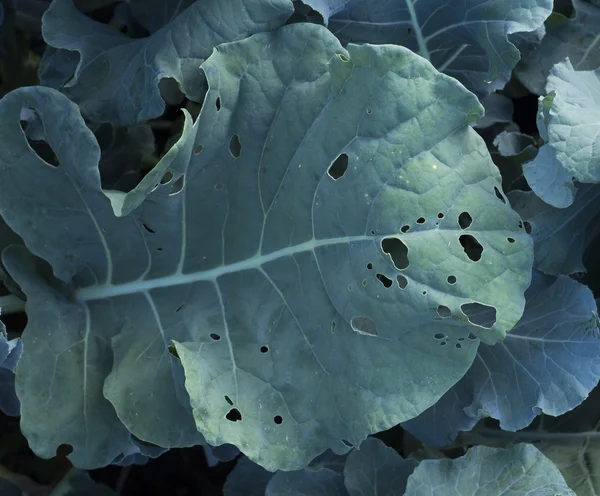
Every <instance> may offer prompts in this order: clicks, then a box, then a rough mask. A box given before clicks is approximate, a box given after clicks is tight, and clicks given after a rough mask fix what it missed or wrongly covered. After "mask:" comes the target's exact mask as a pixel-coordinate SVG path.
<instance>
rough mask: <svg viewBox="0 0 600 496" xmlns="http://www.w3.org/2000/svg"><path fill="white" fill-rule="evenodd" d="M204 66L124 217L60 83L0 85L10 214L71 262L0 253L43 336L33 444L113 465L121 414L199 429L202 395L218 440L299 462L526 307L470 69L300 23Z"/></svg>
mask: <svg viewBox="0 0 600 496" xmlns="http://www.w3.org/2000/svg"><path fill="white" fill-rule="evenodd" d="M203 70H204V71H205V73H206V77H207V79H208V83H209V91H208V93H207V96H206V100H205V103H204V106H203V109H202V112H201V114H200V116H199V118H198V120H197V121H196V123H194V124H193V125H192V123H191V120H190V118H189V115H187V114H186V123H185V127H184V130H183V134H182V138H181V139H180V140H179V141H178V142H177V143H176V144H175V145H174V146H173V147H172V148H171V149H170V150H169V152H168V153H167V155H166V156H165V157H164V158H163V159H162V160H161V162H159V164H158V165H157V166H156V167H155V168H154V169H153V170H152V171H151V172H150V173H149V174H148V175H147V176H146V177H145V178H144V179H143V180H142V182H141V183H140V184H139V185H138V186H137V187H136V188H135V189H134V190H133V191H131V192H130V193H128V194H127V195H126V196H125V197H124V199H123V200H122V203H121V205H119V208H118V211H119V216H117V215H115V214H114V212H113V207H112V205H111V203H110V201H109V199H108V198H107V196H106V195H105V194H104V192H103V191H102V190H101V187H100V180H99V174H98V166H97V164H98V158H99V149H98V145H97V143H96V141H95V139H94V137H93V135H92V134H91V132H90V131H89V130H88V128H86V127H85V125H84V122H83V120H82V118H81V116H80V114H79V113H78V109H77V107H76V106H75V105H73V104H72V103H70V102H69V101H68V100H67V99H66V98H65V97H63V96H61V95H60V93H58V92H56V91H55V90H52V89H49V88H35V89H32V88H25V89H20V90H17V91H15V92H13V93H11V94H10V95H8V96H7V97H5V99H4V100H3V101H2V102H1V103H0V115H2V119H1V120H0V139H1V140H2V144H3V146H1V147H0V159H1V160H0V211H1V213H2V215H3V217H4V218H5V219H6V221H7V222H8V224H9V225H10V226H11V227H12V228H13V229H14V230H15V231H16V232H17V233H19V234H21V235H22V236H23V238H24V239H25V242H26V244H27V246H28V248H29V249H30V250H31V251H32V252H33V253H34V254H36V255H38V256H39V257H41V258H42V259H44V260H46V261H47V262H49V263H50V264H51V266H52V268H53V272H54V275H55V276H56V277H57V278H58V280H54V281H53V280H52V279H51V278H49V276H47V275H45V274H40V273H39V272H38V271H37V270H36V267H35V265H34V264H33V263H32V262H31V260H30V257H28V256H27V255H26V253H23V250H22V249H21V250H20V249H18V247H14V248H9V249H8V250H7V251H5V253H4V254H3V258H4V260H5V262H6V264H7V267H8V268H9V270H10V273H11V274H12V275H13V277H14V278H15V279H16V280H17V281H18V282H19V283H20V284H21V286H22V288H23V290H24V291H25V292H26V293H27V296H28V302H27V305H28V307H27V309H28V314H29V321H28V325H27V328H26V330H25V332H24V335H23V339H24V346H25V348H27V346H28V345H27V343H28V342H29V343H37V344H38V345H37V346H36V345H32V346H31V347H30V349H31V351H30V352H29V353H27V354H26V355H25V356H24V358H23V360H22V361H21V363H20V365H19V368H18V373H17V382H18V392H19V396H20V399H21V402H22V411H23V416H22V425H23V430H24V432H25V433H26V435H27V436H28V438H29V440H30V443H31V445H32V447H33V448H34V449H35V450H36V451H37V452H40V453H43V454H45V455H48V454H49V453H51V452H52V450H53V449H55V448H56V446H57V445H58V444H61V443H71V444H73V448H74V451H73V453H72V454H71V457H72V458H73V460H74V461H75V462H76V463H81V461H82V460H84V461H85V462H86V464H88V465H93V464H94V463H96V464H99V463H102V462H103V461H104V460H105V459H106V457H107V456H108V454H111V455H114V452H115V451H116V450H117V448H118V450H119V453H120V452H124V451H125V450H124V449H123V447H122V446H121V445H120V444H119V443H116V441H115V439H117V440H118V436H124V435H125V434H126V431H125V429H123V428H122V426H120V424H118V421H119V420H120V421H121V422H122V423H123V424H124V425H125V426H126V427H127V429H128V430H129V431H130V432H132V433H133V434H134V435H135V436H136V437H137V438H139V439H141V440H144V441H148V442H151V443H153V444H156V445H159V446H181V445H188V444H192V443H195V442H198V437H199V435H198V436H196V435H195V434H194V432H196V430H195V428H194V424H193V422H192V418H191V413H190V399H191V405H192V407H193V410H194V418H195V424H196V426H197V428H198V430H199V431H200V432H201V433H202V434H204V436H205V437H206V439H207V441H208V442H209V443H210V444H213V445H219V444H223V443H231V444H234V445H236V446H238V447H239V448H240V449H241V450H242V451H243V452H245V453H246V454H248V455H249V457H250V458H252V459H254V460H255V461H258V462H259V463H260V464H262V465H264V466H265V467H267V468H269V469H276V468H284V469H295V468H301V467H303V466H305V465H306V464H307V463H308V462H309V461H310V460H311V459H312V458H314V457H315V456H316V455H318V454H319V453H321V452H323V451H324V450H326V449H327V448H331V449H333V450H334V451H335V452H346V451H347V450H348V445H357V444H358V443H360V441H361V440H363V439H364V438H365V437H366V436H367V435H368V434H370V433H372V432H376V431H380V430H383V429H386V428H388V427H391V426H393V425H396V424H397V423H399V422H402V421H405V420H408V419H409V418H412V417H415V416H416V415H418V414H419V413H421V412H422V411H423V410H425V409H426V408H428V407H429V406H431V405H432V404H433V403H434V402H435V401H436V400H437V399H438V398H439V397H440V396H441V395H442V394H443V393H444V392H445V391H446V390H448V389H449V388H450V387H451V386H452V385H453V384H454V383H456V382H457V381H458V380H459V379H460V378H461V377H462V376H463V375H464V374H465V372H466V371H467V369H468V368H469V366H470V365H471V363H472V360H473V358H474V356H475V353H476V349H477V346H478V344H479V340H480V339H481V340H483V341H484V342H486V343H490V344H491V343H494V342H497V341H498V340H501V339H503V338H504V336H505V333H506V332H507V331H508V330H510V329H511V328H512V327H513V326H514V325H515V324H516V323H517V321H518V320H519V318H520V316H521V313H522V310H523V307H524V298H523V292H524V290H525V288H526V287H527V286H528V285H529V282H530V277H531V264H532V244H531V239H530V237H529V236H528V235H527V234H526V233H525V230H524V228H523V225H522V223H521V220H520V218H519V216H518V215H517V214H516V212H514V211H513V210H512V209H511V208H510V206H509V205H508V204H507V202H506V199H505V197H504V196H503V195H502V193H501V192H500V190H499V187H500V176H499V173H498V170H497V169H496V167H495V166H494V165H493V163H492V161H491V159H490V157H489V155H488V153H487V150H486V146H485V143H484V142H483V140H482V139H481V138H480V137H479V136H478V135H477V134H476V132H475V131H474V130H473V129H472V128H471V127H470V126H469V123H470V122H472V121H474V120H476V119H477V118H478V117H479V116H480V115H481V112H482V109H481V106H480V104H479V102H478V101H477V99H476V97H475V96H474V95H473V94H472V93H470V92H468V91H466V90H465V88H464V87H463V86H462V85H460V84H459V83H458V82H457V81H455V80H454V79H452V78H449V77H447V76H445V75H442V74H440V73H438V72H437V71H436V70H435V69H434V68H433V67H432V66H431V64H429V62H427V61H426V60H424V59H422V58H421V57H418V56H416V55H415V54H413V53H412V52H410V51H409V50H407V49H405V48H402V47H395V46H369V45H363V46H355V45H350V46H349V47H348V51H346V50H345V49H344V48H342V46H341V45H340V44H339V42H338V41H337V39H336V38H335V37H334V36H333V35H331V34H330V33H329V32H328V31H327V30H326V29H325V28H323V27H321V26H315V25H309V24H294V25H290V26H287V27H285V28H282V29H280V30H279V31H277V32H275V33H266V34H260V35H255V36H253V37H251V38H249V39H247V40H244V41H240V42H236V43H231V44H223V45H221V46H219V47H218V48H217V49H216V50H215V52H214V53H213V55H211V57H210V58H209V59H208V60H207V61H206V62H205V64H204V65H203ZM23 107H32V108H34V109H36V110H37V112H38V113H39V115H40V117H41V121H42V122H43V123H44V127H45V132H46V136H47V141H48V143H49V144H50V145H51V146H52V147H53V149H54V151H55V153H56V156H57V157H58V163H59V164H60V165H59V166H58V167H53V166H51V165H50V164H47V163H44V162H43V161H42V160H41V159H40V158H39V157H37V156H36V155H35V154H34V153H33V151H32V150H31V148H29V146H28V144H27V141H26V139H25V136H24V134H23V132H22V131H21V129H20V127H19V115H20V113H21V109H22V108H23ZM25 190H27V191H28V192H34V193H33V194H27V195H24V194H22V192H23V191H25ZM482 311H484V313H485V316H486V320H485V322H482V320H481V319H480V317H481V315H480V313H481V312H482ZM490 319H491V320H490ZM48 336H52V339H49V338H48ZM41 343H44V344H43V345H41ZM172 343H175V346H174V347H172V346H171V344H172ZM182 365H183V368H182ZM184 371H185V388H184V380H183V372H184ZM188 393H189V395H190V399H188ZM105 398H107V399H108V400H109V401H110V403H111V404H112V406H113V407H114V409H115V411H116V415H115V411H113V410H112V407H111V405H110V404H109V403H108V402H107V401H106V400H105ZM117 417H118V418H117ZM56 425H60V426H61V429H60V430H59V431H57V430H56V427H55V426H56ZM104 427H106V429H107V430H108V429H110V436H109V435H108V431H107V433H106V434H105V435H103V432H102V429H103V428H104ZM121 444H122V443H121ZM107 445H108V447H106V446H107ZM117 445H118V446H117ZM102 448H104V451H103V449H102ZM105 451H106V452H105ZM117 454H118V453H117Z"/></svg>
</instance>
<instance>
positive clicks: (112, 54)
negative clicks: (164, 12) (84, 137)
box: [43, 0, 293, 126]
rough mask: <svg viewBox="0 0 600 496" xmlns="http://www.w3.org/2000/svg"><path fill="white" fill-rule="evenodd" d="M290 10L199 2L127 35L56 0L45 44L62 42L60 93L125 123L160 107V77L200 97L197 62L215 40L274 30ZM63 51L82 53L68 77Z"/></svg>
mask: <svg viewBox="0 0 600 496" xmlns="http://www.w3.org/2000/svg"><path fill="white" fill-rule="evenodd" d="M292 12H293V8H292V3H291V1H290V0H270V1H262V0H259V1H257V0H227V1H225V2H223V0H210V1H198V2H195V3H194V4H193V5H191V6H190V7H189V8H188V9H186V10H185V11H184V12H181V13H180V14H179V15H178V16H177V17H175V18H174V19H173V20H172V21H171V22H170V23H169V24H167V25H165V26H164V27H162V28H160V29H158V30H157V31H156V32H154V33H153V34H152V35H151V36H150V37H149V38H142V39H131V38H128V37H126V36H125V35H123V34H121V33H120V32H118V31H114V30H112V29H111V28H109V27H108V26H106V25H103V24H100V23H98V22H95V21H93V20H92V19H90V18H88V17H86V16H85V15H84V14H82V13H81V12H79V11H78V10H77V9H76V8H75V6H74V5H73V1H72V0H54V1H53V2H52V4H51V5H50V8H49V9H48V10H47V11H46V13H45V14H44V18H43V34H44V39H45V41H46V43H48V45H50V46H51V47H54V48H58V49H60V50H59V52H58V54H55V58H56V57H58V58H59V62H60V64H59V65H60V67H59V68H58V70H59V74H58V76H57V77H54V78H53V79H54V80H55V82H57V83H60V82H63V81H64V82H65V83H66V84H65V85H64V86H63V87H62V91H63V92H64V94H65V95H67V96H68V97H69V98H70V99H71V100H73V101H74V102H76V103H77V104H78V105H79V106H80V108H81V111H82V113H83V114H84V115H85V116H86V117H87V118H89V119H91V120H92V121H96V122H112V123H115V124H120V125H123V126H128V125H132V124H138V123H141V122H144V121H146V120H148V119H151V118H153V117H158V116H159V115H161V114H162V113H163V111H164V108H165V105H164V102H163V100H162V98H161V97H160V93H159V90H158V82H159V81H160V79H162V78H165V77H172V78H174V79H176V80H177V82H178V83H179V85H180V87H181V89H182V91H183V92H184V93H185V94H186V96H188V97H189V98H190V99H192V100H195V101H201V100H202V96H203V92H202V88H203V85H202V74H201V72H200V70H199V66H200V64H201V63H202V62H203V61H204V59H206V58H207V57H208V56H209V55H210V53H211V51H212V49H213V48H214V47H215V46H216V45H218V44H219V43H223V42H227V41H234V40H237V39H241V38H245V37H247V36H250V35H251V34H253V33H257V32H262V31H268V30H270V29H274V28H276V27H278V26H280V25H282V24H283V23H284V22H285V21H286V20H287V18H288V17H289V16H290V15H291V14H292ZM172 13H173V14H175V13H176V12H175V11H174V12H172ZM153 18H154V20H159V19H158V18H155V16H153ZM217 20H218V21H217ZM64 50H67V51H76V52H79V55H80V61H79V64H78V66H77V69H76V71H75V74H74V75H73V77H72V79H71V80H70V81H69V82H68V83H67V82H66V79H67V78H66V77H65V74H66V73H68V70H67V68H68V67H72V65H73V59H72V56H69V55H66V54H65V52H64ZM56 63H57V61H55V60H52V61H50V62H48V63H47V64H46V67H47V66H48V65H55V64H56ZM46 77H48V76H46Z"/></svg>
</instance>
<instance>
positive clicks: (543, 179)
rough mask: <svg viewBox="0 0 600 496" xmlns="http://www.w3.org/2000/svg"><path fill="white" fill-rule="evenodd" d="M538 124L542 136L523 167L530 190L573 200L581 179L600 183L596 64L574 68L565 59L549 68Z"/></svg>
mask: <svg viewBox="0 0 600 496" xmlns="http://www.w3.org/2000/svg"><path fill="white" fill-rule="evenodd" d="M546 92H547V93H548V94H547V96H545V97H540V101H539V110H538V121H537V122H538V129H539V132H540V136H541V137H542V138H543V139H544V140H545V141H546V144H545V145H544V146H542V148H541V149H540V152H539V153H538V155H537V157H536V158H535V159H534V160H533V161H532V162H529V163H527V164H525V165H524V166H523V174H524V175H525V178H526V179H527V182H528V183H529V185H530V186H531V189H532V190H533V191H534V192H535V194H536V195H538V196H539V197H540V198H541V199H542V200H544V201H545V202H546V203H548V204H549V205H552V206H554V207H557V208H565V207H568V206H569V205H571V204H572V203H573V199H574V197H575V192H576V188H575V185H574V181H578V182H580V183H598V182H600V150H599V148H600V139H599V138H598V135H599V134H600V69H598V70H596V71H576V70H575V69H573V66H572V65H571V62H570V61H569V60H568V59H567V60H566V61H564V62H561V63H559V64H556V65H555V66H554V67H553V68H552V70H551V71H550V75H549V76H548V82H547V84H546Z"/></svg>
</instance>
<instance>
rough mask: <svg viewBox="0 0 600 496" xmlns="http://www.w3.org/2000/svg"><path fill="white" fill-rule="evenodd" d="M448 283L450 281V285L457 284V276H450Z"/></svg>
mask: <svg viewBox="0 0 600 496" xmlns="http://www.w3.org/2000/svg"><path fill="white" fill-rule="evenodd" d="M446 281H448V284H456V276H448V279H446Z"/></svg>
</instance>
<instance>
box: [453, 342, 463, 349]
mask: <svg viewBox="0 0 600 496" xmlns="http://www.w3.org/2000/svg"><path fill="white" fill-rule="evenodd" d="M454 346H455V347H456V348H458V349H460V348H462V344H460V343H456V344H455V345H454Z"/></svg>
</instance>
